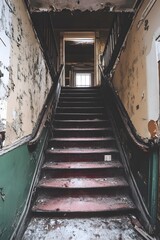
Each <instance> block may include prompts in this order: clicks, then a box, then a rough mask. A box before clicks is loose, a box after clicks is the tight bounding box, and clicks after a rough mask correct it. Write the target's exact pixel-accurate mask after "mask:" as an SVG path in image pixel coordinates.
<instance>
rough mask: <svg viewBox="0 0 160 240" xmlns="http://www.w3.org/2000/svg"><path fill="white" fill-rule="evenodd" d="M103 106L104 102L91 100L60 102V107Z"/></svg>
mask: <svg viewBox="0 0 160 240" xmlns="http://www.w3.org/2000/svg"><path fill="white" fill-rule="evenodd" d="M100 106H103V104H102V102H99V101H90V102H85V101H83V102H77V101H76V102H67V101H66V102H59V103H58V107H100Z"/></svg>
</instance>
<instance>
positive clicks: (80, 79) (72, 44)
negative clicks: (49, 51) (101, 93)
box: [62, 32, 96, 87]
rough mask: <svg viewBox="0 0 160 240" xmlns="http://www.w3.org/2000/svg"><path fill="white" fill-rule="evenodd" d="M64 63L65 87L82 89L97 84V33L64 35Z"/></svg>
mask: <svg viewBox="0 0 160 240" xmlns="http://www.w3.org/2000/svg"><path fill="white" fill-rule="evenodd" d="M62 56H63V62H65V78H64V82H63V86H70V87H80V86H81V87H82V86H84V87H85V86H93V85H96V84H95V72H96V70H95V69H96V59H95V33H94V32H68V33H67V32H65V33H63V53H62Z"/></svg>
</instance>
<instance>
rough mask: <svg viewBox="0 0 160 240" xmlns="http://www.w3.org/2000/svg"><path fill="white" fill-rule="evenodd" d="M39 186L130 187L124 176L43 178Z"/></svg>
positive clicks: (72, 187)
mask: <svg viewBox="0 0 160 240" xmlns="http://www.w3.org/2000/svg"><path fill="white" fill-rule="evenodd" d="M38 187H39V188H50V189H55V188H56V189H57V188H58V189H61V188H62V189H63V188H65V189H70V188H71V189H79V188H80V189H89V188H92V189H93V188H96V189H97V188H100V189H101V188H103V189H106V188H109V189H110V188H122V187H124V188H125V187H128V183H127V182H126V180H125V179H124V177H122V176H120V177H108V178H49V179H46V178H43V179H41V181H40V182H39V184H38Z"/></svg>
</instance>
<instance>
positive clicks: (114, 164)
mask: <svg viewBox="0 0 160 240" xmlns="http://www.w3.org/2000/svg"><path fill="white" fill-rule="evenodd" d="M121 168H123V166H122V164H121V163H120V162H119V161H108V162H55V161H54V162H46V163H44V165H43V167H42V169H53V170H58V169H60V170H70V169H71V170H72V169H73V170H75V169H78V170H84V169H86V170H88V169H91V170H93V171H95V173H96V170H97V169H105V170H107V169H108V170H115V169H121Z"/></svg>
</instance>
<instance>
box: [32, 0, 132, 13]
mask: <svg viewBox="0 0 160 240" xmlns="http://www.w3.org/2000/svg"><path fill="white" fill-rule="evenodd" d="M135 2H136V1H135V0H129V1H128V0H120V1H119V0H110V1H108V0H88V1H86V0H74V1H73V0H43V1H41V0H30V6H31V10H32V11H61V10H63V9H69V10H76V9H78V10H81V11H86V10H89V11H97V10H98V9H106V10H108V11H123V10H125V11H132V10H133V6H134V4H135Z"/></svg>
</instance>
